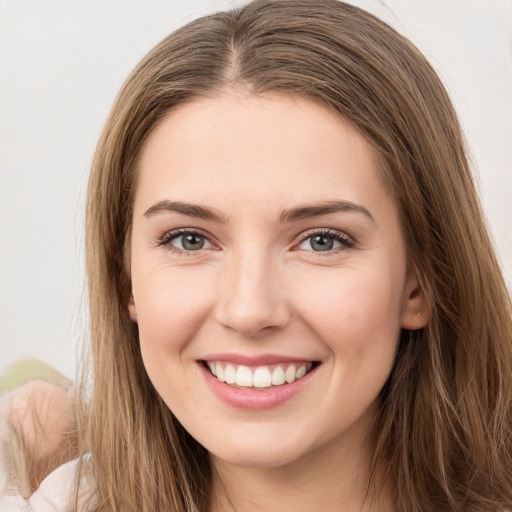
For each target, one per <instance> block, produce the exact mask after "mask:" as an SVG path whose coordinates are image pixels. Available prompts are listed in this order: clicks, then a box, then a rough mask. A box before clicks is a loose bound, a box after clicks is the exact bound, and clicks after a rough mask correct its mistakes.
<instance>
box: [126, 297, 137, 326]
mask: <svg viewBox="0 0 512 512" xmlns="http://www.w3.org/2000/svg"><path fill="white" fill-rule="evenodd" d="M128 311H129V313H130V318H131V319H132V321H133V322H135V323H137V308H136V307H135V301H134V300H133V294H131V293H130V297H129V298H128Z"/></svg>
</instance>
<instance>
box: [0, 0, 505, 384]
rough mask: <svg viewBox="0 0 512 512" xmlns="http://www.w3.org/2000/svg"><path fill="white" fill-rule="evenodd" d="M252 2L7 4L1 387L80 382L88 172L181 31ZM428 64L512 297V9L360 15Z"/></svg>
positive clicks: (1, 8) (416, 9) (389, 5)
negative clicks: (132, 81)
mask: <svg viewBox="0 0 512 512" xmlns="http://www.w3.org/2000/svg"><path fill="white" fill-rule="evenodd" d="M242 3H245V2H240V1H231V2H229V1H228V2H226V1H224V2H222V1H214V0H188V1H185V0H180V1H171V0H168V1H164V0H145V1H142V0H138V1H135V0H122V1H121V0H117V1H113V0H103V1H100V0H96V1H79V0H61V1H57V0H0V373H1V372H2V371H3V369H4V368H5V367H6V366H7V365H8V364H9V363H10V362H12V361H14V360H15V359H17V358H20V357H24V356H28V355H31V356H35V357H39V358H40V359H43V360H45V361H47V362H49V363H51V364H52V365H54V366H55V367H56V368H57V369H59V370H60V371H62V372H64V373H65V374H67V375H68V376H70V377H73V375H74V373H75V363H76V354H77V350H76V346H77V341H78V340H80V339H81V338H83V337H84V336H86V324H87V321H86V311H85V299H84V298H83V297H85V295H84V293H83V288H84V277H83V274H84V269H83V233H82V232H83V210H84V199H85V187H86V180H87V173H88V168H89V165H90V161H91V158H92V154H93V151H94V146H95V143H96V141H97V138H98V136H99V132H100V130H101V127H102V124H103V122H104V120H105V118H106V116H107V113H108V110H109V108H110V105H111V104H112V101H113V99H114V97H115V94H116V93H117V91H118V89H119V88H120V86H121V84H122V82H123V81H124V79H125V78H126V76H127V75H128V73H129V72H130V70H131V69H132V68H133V66H134V65H135V64H136V63H137V62H138V61H139V60H140V58H141V57H142V56H143V55H144V54H145V53H146V52H147V50H149V49H150V48H151V47H152V46H154V45H155V44H156V43H157V42H158V41H159V40H160V39H162V38H163V37H164V36H165V35H167V34H168V33H169V32H170V31H172V30H173V29H175V28H176V27H178V26H179V25H181V24H183V23H184V22H187V21H190V20H192V19H194V18H196V17H198V16H200V15H202V14H205V13H208V12H212V11H215V10H219V9H222V8H225V7H230V6H234V5H237V4H238V5H240V4H242ZM351 3H355V4H356V5H360V6H362V7H365V8H367V9H368V10H370V11H371V12H373V13H375V14H377V15H379V16H381V17H382V18H384V19H385V20H386V21H388V22H389V23H391V24H392V25H393V26H394V27H395V28H397V29H398V30H399V31H400V32H402V33H404V34H405V35H406V36H408V37H409V38H410V39H412V40H413V42H415V44H416V45H417V46H418V47H419V48H420V49H421V50H422V51H423V52H424V53H425V54H426V55H427V57H428V58H429V59H430V60H431V62H432V63H433V65H434V66H435V68H436V69H437V70H438V72H439V73H440V75H441V77H442V79H443V80H444V82H445V84H446V85H447V87H448V89H449V91H450V94H451V96H452V98H453V100H454V102H455V105H456V108H457V110H458V112H459V115H460V118H461V121H462V124H463V127H464V129H465V132H466V134H467V138H468V141H469V145H470V147H471V148H472V154H473V156H474V161H475V166H474V167H475V172H478V180H479V184H480V191H481V196H482V199H483V202H484V205H485V209H486V212H487V216H488V218H489V223H490V225H491V228H492V232H493V235H494V238H495V240H496V244H497V246H498V250H499V254H500V258H501V260H502V263H503V266H504V269H505V274H506V278H507V281H508V283H509V286H510V284H511V283H512V229H511V225H512V169H511V162H512V1H511V0H387V1H384V0H381V1H378V0H368V1H359V2H357V1H354V2H351Z"/></svg>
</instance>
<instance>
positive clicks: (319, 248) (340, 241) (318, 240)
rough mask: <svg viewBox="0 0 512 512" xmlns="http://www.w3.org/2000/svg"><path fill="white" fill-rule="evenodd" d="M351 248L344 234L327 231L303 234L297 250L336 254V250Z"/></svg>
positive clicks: (352, 244)
mask: <svg viewBox="0 0 512 512" xmlns="http://www.w3.org/2000/svg"><path fill="white" fill-rule="evenodd" d="M353 246H354V243H353V242H352V240H351V239H350V238H349V237H348V236H347V235H346V234H345V233H341V232H340V231H336V230H331V229H327V230H320V231H315V232H309V233H305V234H304V235H303V238H302V241H301V242H300V244H299V245H298V246H297V248H298V249H301V250H306V251H314V252H329V251H331V252H337V251H336V250H337V249H340V248H344V247H345V248H350V247H353Z"/></svg>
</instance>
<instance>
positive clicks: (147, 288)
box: [132, 264, 214, 372]
mask: <svg viewBox="0 0 512 512" xmlns="http://www.w3.org/2000/svg"><path fill="white" fill-rule="evenodd" d="M133 266H134V268H137V265H135V264H134V265H133ZM139 268H144V270H145V271H144V272H143V273H141V275H139V276H137V275H133V277H132V279H133V282H132V286H133V296H134V301H135V307H136V309H137V324H138V328H139V339H140V346H141V352H142V357H143V359H144V363H145V364H146V367H147V369H148V372H150V370H151V367H152V366H161V365H164V364H172V363H173V361H177V359H179V357H180V356H181V353H182V351H183V349H184V348H185V347H186V345H187V344H188V342H189V341H190V340H191V339H192V338H193V337H194V335H195V333H196V332H197V330H198V329H199V328H200V326H201V325H202V323H203V321H204V319H205V318H206V317H207V316H208V313H209V310H210V305H211V302H212V298H211V290H213V289H214V286H213V285H212V283H209V279H211V277H210V278H209V277H208V273H204V272H200V271H198V270H197V269H195V270H194V271H190V272H187V271H186V270H187V269H185V271H183V269H178V271H176V269H172V268H165V267H164V268H163V267H162V266H156V267H150V266H146V267H140V266H139Z"/></svg>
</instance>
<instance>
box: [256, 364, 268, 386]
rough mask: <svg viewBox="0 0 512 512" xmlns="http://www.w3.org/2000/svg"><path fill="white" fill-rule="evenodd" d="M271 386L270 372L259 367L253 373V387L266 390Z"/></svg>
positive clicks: (263, 367)
mask: <svg viewBox="0 0 512 512" xmlns="http://www.w3.org/2000/svg"><path fill="white" fill-rule="evenodd" d="M271 385H272V375H270V370H269V369H268V368H266V367H265V366H259V367H258V368H256V371H255V372H254V387H255V388H268V387H270V386H271Z"/></svg>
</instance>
